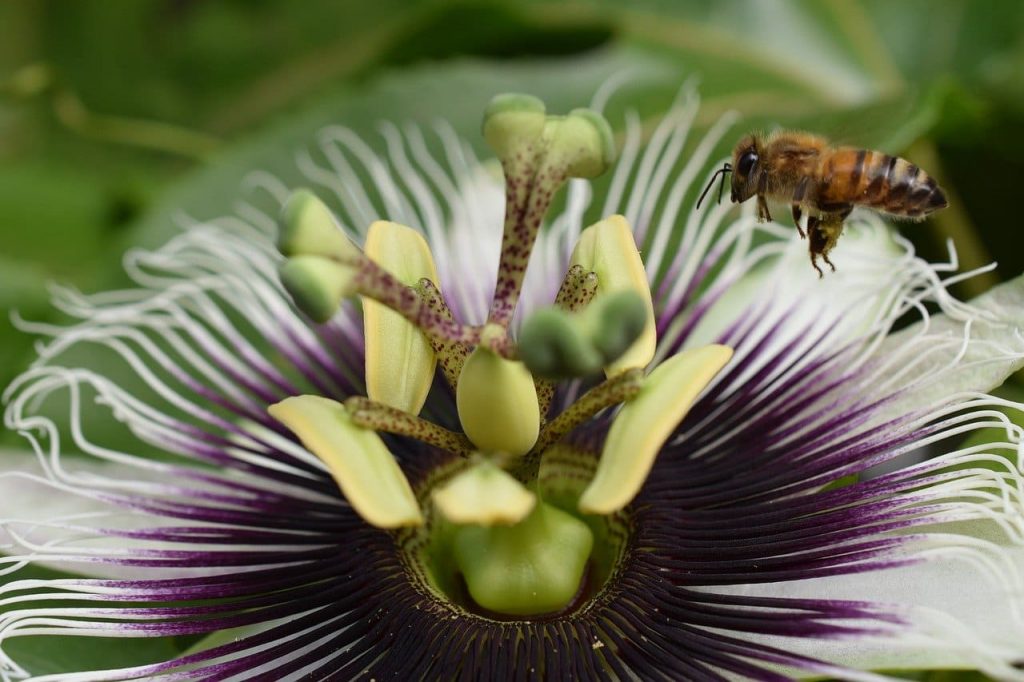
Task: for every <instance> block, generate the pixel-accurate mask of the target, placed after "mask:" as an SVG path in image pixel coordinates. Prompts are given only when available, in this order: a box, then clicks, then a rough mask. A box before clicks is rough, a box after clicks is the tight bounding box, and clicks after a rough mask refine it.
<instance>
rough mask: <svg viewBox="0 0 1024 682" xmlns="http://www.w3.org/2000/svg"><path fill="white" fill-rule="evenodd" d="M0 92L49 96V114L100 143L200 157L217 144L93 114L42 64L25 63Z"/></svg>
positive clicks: (156, 125) (173, 129)
mask: <svg viewBox="0 0 1024 682" xmlns="http://www.w3.org/2000/svg"><path fill="white" fill-rule="evenodd" d="M0 94H3V95H6V96H9V97H11V98H13V99H20V100H26V99H30V98H33V97H44V96H47V95H49V96H50V98H51V101H52V104H53V113H54V115H55V116H56V118H57V120H58V121H59V122H60V123H61V125H63V126H64V127H65V128H67V129H68V130H71V131H72V132H74V133H77V134H79V135H81V136H82V137H88V138H92V139H95V140H99V141H101V142H112V143H114V144H123V145H127V146H130V147H142V148H145V149H153V150H156V151H160V152H167V153H170V154H176V155H178V156H185V157H188V158H192V159H199V160H203V159H206V158H207V157H208V156H209V155H210V154H212V153H213V152H214V151H215V150H217V149H218V148H219V147H220V144H221V141H220V140H219V139H217V138H216V137H213V136H210V135H206V134H205V133H200V132H196V131H194V130H189V129H187V128H182V127H181V126H176V125H172V124H170V123H164V122H162V121H150V120H145V119H137V118H125V117H123V116H104V115H101V114H96V113H93V112H92V111H89V109H88V108H87V107H86V106H85V104H83V103H82V100H81V99H79V97H78V95H76V94H75V93H74V92H72V91H71V90H70V89H68V88H66V87H64V86H62V85H61V84H60V82H59V79H58V78H57V76H56V74H55V73H54V71H53V69H52V68H51V67H50V66H49V65H47V64H44V63H36V64H29V65H28V66H24V67H22V68H21V69H19V70H18V71H16V72H15V73H14V75H12V76H11V77H10V78H9V79H8V80H7V81H5V82H3V83H0Z"/></svg>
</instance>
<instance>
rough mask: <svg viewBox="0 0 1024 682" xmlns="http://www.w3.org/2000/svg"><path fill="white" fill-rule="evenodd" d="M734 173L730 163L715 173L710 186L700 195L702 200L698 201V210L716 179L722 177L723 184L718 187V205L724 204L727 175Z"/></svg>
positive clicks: (709, 183) (709, 182)
mask: <svg viewBox="0 0 1024 682" xmlns="http://www.w3.org/2000/svg"><path fill="white" fill-rule="evenodd" d="M731 172H732V166H731V165H729V164H728V163H727V164H725V165H723V166H722V167H721V168H719V169H718V170H716V171H715V173H714V175H712V176H711V179H710V180H709V181H708V186H707V187H705V188H704V191H703V192H701V193H700V198H699V199H697V208H700V204H701V202H702V201H704V197H706V196H707V195H708V192H709V191H710V190H711V187H712V186H713V185H714V184H715V178H717V177H718V176H722V182H720V183H719V185H718V203H722V190H723V189H725V174H726V173H731Z"/></svg>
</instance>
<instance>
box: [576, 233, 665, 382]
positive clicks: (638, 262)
mask: <svg viewBox="0 0 1024 682" xmlns="http://www.w3.org/2000/svg"><path fill="white" fill-rule="evenodd" d="M571 262H572V263H573V264H574V265H581V266H582V267H583V268H584V270H587V271H592V272H594V273H596V274H597V281H598V290H597V294H596V296H595V303H596V302H597V301H600V300H601V299H604V298H607V297H609V296H611V295H613V294H617V293H618V292H622V291H631V292H635V294H637V295H638V296H639V297H640V301H639V303H638V306H637V309H638V311H639V312H642V313H643V317H644V324H643V326H642V328H641V330H640V335H639V338H636V340H635V341H634V343H633V344H632V346H630V347H629V348H628V349H627V350H625V352H619V353H616V354H615V360H613V361H609V363H608V364H607V366H606V367H605V373H606V374H607V375H608V376H612V375H614V374H617V373H619V372H622V371H624V370H627V369H630V368H633V367H646V366H647V365H648V363H650V361H651V359H652V358H653V357H654V350H655V346H656V344H657V335H656V329H655V322H654V303H653V301H652V299H651V288H650V285H649V284H648V280H647V272H646V271H645V270H644V263H643V260H642V259H641V258H640V252H639V251H638V250H637V247H636V242H634V241H633V231H632V230H631V229H630V227H629V223H628V222H627V221H626V219H625V218H624V217H622V216H619V215H615V216H611V217H609V218H606V219H604V220H602V221H600V222H597V223H595V224H593V225H591V226H590V227H588V228H587V229H585V230H584V231H583V233H582V234H581V235H580V239H579V241H578V242H577V243H576V247H575V248H574V249H573V253H572V260H571ZM591 305H594V304H591Z"/></svg>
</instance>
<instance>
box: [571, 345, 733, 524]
mask: <svg viewBox="0 0 1024 682" xmlns="http://www.w3.org/2000/svg"><path fill="white" fill-rule="evenodd" d="M731 357H732V349H731V348H728V347H726V346H719V345H711V346H703V347H701V348H694V349H691V350H685V351H683V352H682V353H679V354H677V355H673V356H672V357H670V358H668V359H666V360H665V361H664V362H662V363H661V364H660V365H658V366H657V367H656V368H655V369H654V371H652V372H651V374H650V376H648V377H647V378H646V379H645V380H644V384H643V388H641V389H640V392H639V393H638V394H637V395H636V396H635V397H633V398H632V399H631V400H630V401H629V402H627V403H626V404H625V405H623V406H622V410H621V411H620V412H619V414H618V415H617V416H616V417H615V421H614V422H612V426H611V429H609V431H608V437H607V438H606V439H605V443H604V449H603V450H602V451H601V459H600V461H599V462H598V465H597V472H596V473H595V474H594V478H593V480H592V481H591V482H590V485H589V486H587V489H586V490H584V491H583V495H582V496H581V497H580V501H579V508H580V511H582V512H585V513H588V514H611V513H613V512H616V511H618V510H620V509H622V508H623V507H625V506H626V505H627V504H629V503H630V502H631V501H632V500H633V498H634V497H636V494H637V493H638V492H640V488H641V487H642V486H643V484H644V481H645V480H646V479H647V475H648V474H649V473H650V472H651V467H653V466H654V460H655V458H656V457H657V456H658V452H660V451H661V448H662V446H663V445H664V444H665V441H666V440H667V439H668V437H669V436H671V435H672V432H673V431H674V430H675V428H676V426H678V425H679V422H681V421H682V420H683V417H685V416H686V413H687V412H688V411H689V410H690V407H691V406H692V405H693V403H694V401H695V400H696V399H697V396H699V395H700V393H701V391H703V390H704V388H705V387H706V386H707V385H708V383H710V382H711V380H712V379H713V378H714V377H715V375H716V374H718V372H719V371H720V370H721V369H722V368H723V367H724V366H725V364H726V363H727V362H729V358H731Z"/></svg>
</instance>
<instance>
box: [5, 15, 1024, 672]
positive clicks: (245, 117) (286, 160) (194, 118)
mask: <svg viewBox="0 0 1024 682" xmlns="http://www.w3.org/2000/svg"><path fill="white" fill-rule="evenodd" d="M692 77H696V78H698V79H699V90H700V93H701V96H702V99H703V107H702V109H701V112H700V114H699V117H698V119H697V123H698V127H699V128H701V129H705V128H707V127H708V126H710V125H712V124H713V123H714V122H715V121H716V120H718V119H719V117H720V116H721V115H722V114H723V113H724V112H726V111H728V110H737V111H739V112H740V113H741V114H742V115H743V116H744V119H743V121H742V122H741V123H739V124H738V125H737V127H736V128H735V129H734V131H733V132H730V133H729V134H728V135H727V136H726V139H725V140H724V141H723V142H722V144H721V145H720V147H719V149H718V150H716V154H719V155H724V154H725V153H726V150H727V148H728V146H729V145H730V143H731V141H732V139H733V138H734V137H735V136H736V135H738V134H739V131H740V129H745V128H749V127H772V126H776V125H785V126H793V127H805V128H809V129H813V130H817V131H821V132H824V133H826V134H829V135H832V136H833V137H836V138H837V139H839V140H841V141H845V142H850V143H855V144H861V145H865V146H873V147H878V148H882V149H885V150H886V151H889V152H896V153H905V154H908V155H910V156H911V157H912V158H914V159H915V160H916V161H918V162H919V163H920V164H921V165H922V166H924V167H926V168H928V170H929V171H932V172H933V173H935V174H936V175H938V176H939V177H940V179H941V180H942V181H943V183H944V184H946V185H947V186H948V188H949V189H950V190H951V194H952V197H953V204H954V205H953V207H952V208H951V209H950V210H949V211H946V212H944V213H941V214H939V215H940V217H939V219H937V220H935V221H933V222H932V223H930V224H926V225H923V226H908V227H906V229H904V231H903V232H904V234H905V235H907V236H909V237H911V238H913V239H914V240H915V242H916V244H917V245H918V246H919V248H920V249H921V250H922V251H923V252H924V253H926V254H927V255H930V256H932V257H936V258H939V257H944V255H945V246H944V242H945V240H946V238H947V237H949V236H953V237H954V238H955V239H956V240H957V243H958V246H959V247H960V252H961V256H962V258H961V261H962V263H963V264H964V265H966V266H968V267H970V266H976V265H980V264H982V263H984V262H987V261H988V260H990V258H991V254H998V256H999V259H1000V270H999V274H1000V275H1001V276H1008V275H1012V274H1017V273H1019V272H1021V271H1022V270H1024V254H1022V251H1021V249H1020V248H1018V247H1019V241H1020V239H1019V237H1018V235H1019V234H1020V232H1019V230H1017V228H1016V210H1017V207H1016V205H1015V202H1014V199H1015V197H1016V196H1017V194H1019V192H1020V190H1019V189H1018V188H1017V186H1016V185H1017V183H1018V182H1019V180H1018V179H1019V178H1020V177H1022V175H1024V161H1022V159H1024V135H1022V134H1021V133H1020V131H1021V130H1024V3H1021V2H1019V1H1018V0H1003V1H996V0H982V1H976V0H901V1H900V2H891V0H792V1H787V0H715V1H714V2H704V1H703V0H702V1H693V2H687V1H685V0H631V1H630V2H621V1H620V0H374V1H373V2H357V1H354V0H352V1H348V2H345V1H338V0H303V2H301V3H297V2H289V1H288V0H218V1H217V2H206V1H202V0H76V1H74V2H71V1H66V0H65V1H61V0H49V1H44V0H6V1H5V2H2V3H0V237H2V242H0V243H2V244H3V246H2V248H0V387H2V386H4V385H6V383H7V382H8V381H9V380H10V379H11V378H12V377H14V376H15V375H16V374H17V373H18V372H20V371H21V370H22V369H23V368H24V367H25V366H26V365H27V363H28V362H29V361H30V354H29V352H28V351H29V347H30V344H31V339H30V338H29V337H27V336H26V335H23V334H20V333H16V332H15V331H14V329H13V327H12V326H11V325H10V324H9V323H8V321H7V317H8V314H9V312H10V311H12V310H18V311H19V312H20V314H21V315H22V316H24V317H26V318H30V319H41V320H45V319H49V318H52V317H54V316H55V314H54V313H52V312H50V311H49V309H48V306H47V304H46V301H47V298H48V297H47V293H46V288H45V287H46V282H47V281H48V280H59V281H62V282H66V283H70V284H71V285H74V286H78V287H81V288H83V289H87V290H91V289H96V288H99V287H101V286H106V285H110V284H112V283H116V282H117V281H118V280H119V278H120V275H119V274H118V271H119V267H118V260H119V258H120V255H121V253H122V252H123V250H124V249H125V248H126V247H129V246H132V245H140V244H141V245H147V246H154V245H156V244H159V243H161V242H163V241H165V240H166V239H167V238H168V237H169V236H170V235H172V234H174V233H175V231H177V230H178V229H180V225H181V223H180V222H178V221H176V220H175V218H176V217H179V216H182V215H187V216H190V217H192V218H196V219H203V218H212V217H216V216H219V215H223V214H225V213H227V212H230V211H231V210H232V207H233V203H234V201H235V199H236V198H238V197H240V196H242V195H241V194H240V190H239V188H240V186H241V183H242V181H243V179H244V178H245V177H246V176H247V174H248V173H249V172H250V171H252V170H254V169H260V170H266V171H269V172H271V173H273V174H274V175H275V176H277V177H279V178H281V179H282V180H283V181H284V182H285V183H287V184H293V183H298V182H300V179H299V176H298V175H297V172H296V171H295V168H294V158H293V152H294V150H295V149H296V148H298V147H299V146H300V145H301V144H304V143H307V142H309V141H310V140H312V139H314V136H315V133H316V131H317V130H318V129H320V128H321V127H323V126H325V125H328V124H334V123H338V124H342V125H345V126H348V127H349V128H351V129H353V130H355V131H356V132H357V133H360V134H361V135H364V136H366V137H367V138H368V139H370V140H371V141H373V142H375V143H377V144H378V145H379V143H380V138H379V136H377V132H376V131H377V123H378V121H380V120H381V119H390V120H394V121H396V122H399V123H402V122H406V121H410V122H417V123H420V124H424V125H427V126H429V125H431V124H432V122H433V121H434V120H435V119H437V118H439V117H443V118H445V119H448V120H450V121H451V122H452V124H453V125H454V126H455V127H456V128H457V129H458V130H460V131H462V132H463V133H465V134H468V135H471V134H472V133H473V131H475V130H476V128H477V125H478V119H479V115H480V111H481V110H482V106H483V104H484V103H485V102H486V101H487V100H488V99H489V98H490V97H491V96H492V95H493V94H495V93H497V92H500V91H504V90H524V91H529V92H532V93H534V94H537V95H539V96H541V97H542V98H544V99H545V101H547V102H548V104H549V107H550V108H551V109H552V110H556V111H557V110H567V109H569V108H572V107H576V106H580V105H582V104H585V103H586V102H587V101H589V100H590V98H591V97H592V96H593V94H594V93H595V92H596V91H597V89H598V88H599V87H600V86H601V84H602V83H604V82H606V81H607V80H608V79H609V78H618V79H621V86H620V90H619V93H618V94H617V95H616V96H615V97H613V98H612V100H611V101H610V103H609V106H608V110H609V117H610V119H611V120H612V122H613V123H615V124H616V125H620V124H621V121H622V120H623V116H622V113H623V112H624V110H625V109H627V108H633V109H636V110H637V111H638V112H639V114H640V116H641V120H642V121H643V122H644V123H645V124H650V123H651V122H652V121H653V120H655V117H656V115H657V114H658V113H659V112H662V111H664V110H665V109H666V108H667V107H668V106H669V105H670V103H671V102H672V100H673V99H674V98H675V97H676V96H677V94H678V92H679V90H680V87H681V86H682V84H683V83H684V82H685V81H686V80H687V79H689V78H692ZM695 137H697V136H695ZM470 141H471V142H472V143H474V144H477V143H478V142H479V141H478V140H472V139H471V140H470ZM694 144H695V142H694V141H693V140H691V142H690V143H689V145H690V147H691V148H692V146H693V145H694ZM598 189H600V184H598ZM262 198H263V199H264V200H265V199H266V197H262ZM250 200H251V201H254V202H256V203H259V202H260V200H261V197H260V196H259V193H258V192H257V193H255V194H254V195H253V196H252V197H251V198H250ZM692 200H693V197H689V198H688V201H692ZM984 284H985V282H984V280H978V284H977V286H983V285H984ZM961 293H970V290H965V291H963V292H961ZM0 441H3V442H9V443H17V442H18V441H17V440H16V438H15V437H14V436H13V434H3V435H2V436H0ZM89 644H90V647H88V653H89V654H90V655H93V654H95V655H107V654H103V653H102V652H103V651H104V647H103V645H102V643H101V642H100V641H97V642H90V643H89ZM24 646H26V647H31V646H32V644H31V640H27V641H26V643H25V644H24ZM149 646H153V647H156V648H154V649H153V650H149V649H147V647H149ZM167 646H185V643H180V642H177V643H176V642H171V643H168V642H166V641H154V642H139V643H138V645H135V644H134V643H133V647H132V649H131V650H130V651H128V652H125V651H124V650H123V649H124V647H123V645H122V644H121V643H120V642H116V643H114V644H113V645H112V646H111V647H110V651H115V650H116V651H118V652H120V654H122V655H121V657H120V658H118V659H117V661H118V663H124V664H128V663H130V662H132V661H135V660H144V659H147V658H152V659H156V658H159V657H161V656H163V655H164V654H165V649H164V648H163V647H167ZM63 651H64V654H66V655H64V656H56V657H55V656H50V655H49V654H48V653H47V652H45V651H42V652H41V653H40V655H39V660H40V666H42V667H41V668H40V671H44V670H45V671H56V670H61V669H65V668H67V667H69V666H70V667H73V666H74V664H75V662H76V661H77V662H78V663H79V664H80V663H82V661H81V660H78V659H79V658H80V657H81V656H83V655H85V652H80V653H74V650H73V649H71V648H68V649H65V650H63ZM96 652H101V653H96ZM125 656H127V657H128V659H131V660H128V659H126V658H125ZM111 660H113V659H111ZM105 664H110V663H109V662H107V663H105ZM923 679H933V678H923ZM934 679H943V680H946V679H950V678H946V677H942V678H934Z"/></svg>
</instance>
